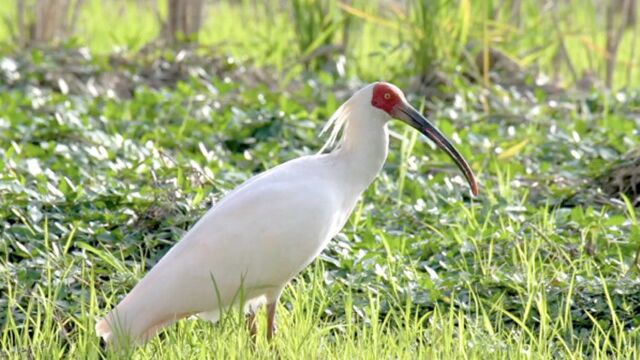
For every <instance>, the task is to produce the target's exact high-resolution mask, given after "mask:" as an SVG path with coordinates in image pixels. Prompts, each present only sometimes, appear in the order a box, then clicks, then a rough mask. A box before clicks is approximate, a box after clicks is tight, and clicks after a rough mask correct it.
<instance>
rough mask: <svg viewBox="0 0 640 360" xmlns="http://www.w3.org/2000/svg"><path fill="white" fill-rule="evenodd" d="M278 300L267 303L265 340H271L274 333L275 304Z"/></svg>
mask: <svg viewBox="0 0 640 360" xmlns="http://www.w3.org/2000/svg"><path fill="white" fill-rule="evenodd" d="M277 305H278V300H276V301H274V302H272V303H271V304H267V340H271V339H272V338H273V335H274V334H275V333H276V306H277Z"/></svg>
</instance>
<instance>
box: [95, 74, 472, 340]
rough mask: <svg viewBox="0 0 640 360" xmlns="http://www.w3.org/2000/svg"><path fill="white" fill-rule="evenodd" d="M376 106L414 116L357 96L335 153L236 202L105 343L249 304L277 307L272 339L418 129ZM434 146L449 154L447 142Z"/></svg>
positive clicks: (120, 319)
mask: <svg viewBox="0 0 640 360" xmlns="http://www.w3.org/2000/svg"><path fill="white" fill-rule="evenodd" d="M392 97H393V99H392ZM396 98H397V99H396ZM376 99H379V101H383V102H390V101H392V100H395V101H396V105H395V108H398V109H399V108H400V107H402V109H404V110H406V109H408V108H406V107H407V106H408V107H409V108H410V105H408V103H406V101H405V100H404V96H403V95H402V93H401V92H400V90H398V89H397V88H396V87H394V86H393V85H390V84H386V83H375V84H371V85H368V86H366V87H365V88H363V89H361V90H359V91H358V92H356V93H355V94H354V95H353V96H352V97H351V99H349V100H348V101H347V102H346V103H345V104H344V105H343V106H341V107H340V109H339V110H338V111H337V112H336V114H335V115H334V116H333V118H332V119H333V120H334V121H333V122H334V123H335V124H333V126H335V128H334V131H333V136H332V138H333V139H335V137H336V136H338V132H339V131H340V130H341V129H342V131H341V132H342V138H341V140H340V143H339V144H338V146H337V147H336V149H335V150H333V151H332V152H330V153H328V154H317V155H311V156H304V157H301V158H298V159H294V160H291V161H289V162H286V163H284V164H281V165H279V166H277V167H274V168H272V169H270V170H268V171H266V172H264V173H262V174H259V175H257V176H255V177H253V178H251V179H249V180H247V181H246V182H245V183H244V184H242V185H241V186H239V187H238V188H236V189H235V190H233V191H232V192H230V193H229V194H227V195H226V196H225V197H224V198H223V199H222V200H221V201H219V202H218V203H217V204H215V205H214V206H213V207H212V208H211V209H210V210H209V211H208V212H207V213H206V214H205V215H204V216H203V217H202V218H201V219H200V220H199V221H198V222H197V223H196V224H195V225H194V226H193V228H192V229H191V230H190V231H189V232H188V233H187V234H186V235H185V236H184V238H183V239H182V240H181V241H179V242H178V243H177V244H176V245H175V246H174V247H173V248H172V249H171V250H170V251H169V252H168V253H167V254H166V255H165V256H164V257H163V258H162V259H161V260H160V261H159V262H158V264H157V265H156V266H154V267H153V268H152V269H151V271H149V273H148V274H147V275H146V276H145V277H144V278H143V279H142V280H141V281H140V282H139V283H138V284H137V285H136V286H135V287H134V288H133V290H132V291H131V292H130V293H129V294H128V295H127V296H126V297H125V298H124V299H123V300H122V302H120V303H119V304H118V305H117V306H116V307H115V308H114V309H113V310H112V311H111V312H110V313H109V314H108V315H107V316H106V317H105V318H103V319H102V320H100V321H99V322H98V324H97V325H96V330H97V333H98V335H99V336H102V337H103V338H104V339H105V340H106V341H107V342H109V343H114V342H115V343H120V342H122V341H123V340H124V339H125V338H126V339H127V341H128V340H133V341H135V342H137V343H142V342H144V341H146V340H148V339H149V338H151V337H152V336H153V335H154V334H156V333H157V331H159V330H160V329H162V328H163V327H164V326H167V325H168V324H170V323H172V322H174V321H176V320H178V319H180V318H183V317H186V316H190V315H195V314H200V315H201V317H203V318H207V319H210V320H216V319H217V316H218V314H219V312H220V310H221V309H226V308H229V307H230V306H233V305H235V304H237V303H238V302H239V301H240V300H241V299H243V300H245V301H247V304H248V306H249V307H252V308H254V309H255V307H257V306H258V305H259V304H260V303H263V302H266V303H267V304H269V305H270V306H269V319H270V321H269V329H268V331H269V335H271V334H272V331H273V326H274V325H273V317H274V315H275V304H276V303H277V301H278V298H279V296H280V293H281V292H282V289H283V288H284V286H285V285H286V284H287V282H288V281H289V280H290V279H291V278H293V277H294V276H296V275H297V274H298V273H299V272H300V271H301V270H302V269H304V268H305V267H306V266H307V265H309V263H310V262H311V261H313V260H314V259H315V258H316V257H317V256H318V255H319V254H320V252H321V251H322V250H323V249H324V248H325V246H326V245H327V243H328V241H329V240H330V239H331V238H332V237H333V236H334V235H336V234H337V233H338V232H339V231H340V230H341V229H342V227H343V226H344V224H345V223H346V221H347V220H348V218H349V215H350V214H351V212H352V210H353V208H354V206H355V204H356V202H357V201H358V198H359V197H360V195H361V194H362V192H363V191H364V190H365V189H366V188H367V186H368V185H369V184H370V183H371V182H372V181H373V179H374V178H375V177H376V175H377V174H378V172H379V171H380V169H381V168H382V165H383V163H384V161H385V159H386V156H387V148H388V134H387V126H386V124H387V122H388V120H390V119H391V116H394V117H396V118H400V119H401V120H403V121H406V122H409V123H410V124H411V125H412V126H414V127H416V128H418V126H417V125H416V124H414V123H412V121H415V119H414V118H411V117H409V115H407V116H405V115H402V114H400V113H396V112H398V111H400V110H394V109H395V108H393V109H391V110H389V109H388V107H389V106H390V105H389V104H386V103H385V104H382V105H380V104H379V103H377V102H376ZM379 105H380V106H379ZM402 109H401V110H402ZM411 109H412V108H411ZM407 111H408V110H407ZM403 113H404V112H403ZM423 119H424V118H423ZM424 120H425V121H426V119H424ZM434 129H435V128H434ZM419 130H421V131H423V129H420V128H419ZM436 131H437V130H436ZM423 132H424V133H425V134H426V135H428V136H430V137H431V135H432V133H430V132H429V131H423ZM438 134H439V133H438ZM330 141H331V140H330ZM434 141H435V142H436V143H437V144H438V145H440V146H445V145H443V143H442V141H446V139H440V138H436V139H434ZM447 143H448V142H447ZM454 150H455V149H454ZM452 156H454V155H452ZM454 158H455V156H454ZM456 161H458V160H457V159H456ZM462 161H463V162H464V160H462ZM458 164H459V165H460V163H459V162H458ZM460 166H461V168H464V167H465V166H466V170H464V169H463V171H465V176H467V179H468V180H469V181H470V184H471V186H472V190H473V191H474V193H475V192H477V188H476V186H475V180H474V179H473V174H471V173H470V170H468V165H466V162H464V164H462V165H460ZM467 171H468V173H467ZM469 174H470V175H469ZM250 327H251V324H250ZM252 332H255V325H253V328H252ZM120 335H122V338H121V337H120Z"/></svg>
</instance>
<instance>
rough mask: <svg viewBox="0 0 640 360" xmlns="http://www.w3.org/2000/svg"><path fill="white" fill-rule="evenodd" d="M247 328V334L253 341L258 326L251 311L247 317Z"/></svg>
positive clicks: (254, 313) (253, 312)
mask: <svg viewBox="0 0 640 360" xmlns="http://www.w3.org/2000/svg"><path fill="white" fill-rule="evenodd" d="M247 327H248V328H249V334H251V338H252V339H255V338H256V335H257V334H258V324H257V321H256V312H255V311H253V310H251V311H250V312H249V314H248V315H247Z"/></svg>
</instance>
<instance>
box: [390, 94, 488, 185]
mask: <svg viewBox="0 0 640 360" xmlns="http://www.w3.org/2000/svg"><path fill="white" fill-rule="evenodd" d="M392 115H393V117H395V118H396V119H398V120H402V121H404V122H405V123H407V124H409V125H411V126H412V127H413V128H414V129H416V130H418V131H420V132H421V133H422V134H424V135H425V136H427V137H428V138H429V139H431V140H432V141H433V142H435V143H436V145H438V147H440V148H441V149H442V150H444V151H446V152H447V154H449V156H450V157H451V159H453V161H455V163H456V165H458V168H460V170H461V171H462V173H463V174H464V177H465V178H466V179H467V181H468V182H469V186H470V187H471V193H472V194H473V195H474V196H478V183H477V182H476V177H475V175H473V171H472V170H471V167H470V166H469V164H468V163H467V161H466V160H465V159H464V158H463V157H462V155H461V154H460V152H459V151H458V150H457V149H456V148H455V147H454V146H453V144H451V141H449V139H447V138H446V137H445V136H444V135H443V134H442V133H441V132H440V130H438V128H436V127H435V126H433V124H431V123H430V122H429V120H427V118H425V117H424V116H422V114H420V112H418V110H416V109H415V108H414V107H413V106H411V105H409V104H408V103H406V102H403V103H401V104H399V105H398V106H397V107H396V108H395V109H394V112H393V114H392Z"/></svg>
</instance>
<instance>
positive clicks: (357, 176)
mask: <svg viewBox="0 0 640 360" xmlns="http://www.w3.org/2000/svg"><path fill="white" fill-rule="evenodd" d="M351 115H352V116H350V119H349V120H348V122H347V124H345V128H344V132H343V137H342V140H341V142H340V147H339V148H338V149H336V150H335V151H334V154H333V155H334V156H335V158H336V163H337V164H338V166H339V167H340V169H339V173H341V175H343V176H344V177H345V179H347V180H348V183H349V184H350V185H351V187H352V191H357V192H358V194H359V193H361V192H362V191H364V190H365V189H366V188H367V187H368V186H369V184H371V182H372V181H373V180H374V179H375V178H376V176H377V175H378V173H379V172H380V169H382V165H383V164H384V162H385V160H386V159H387V152H388V147H389V135H388V131H387V125H386V121H381V120H380V119H378V118H377V117H374V118H371V117H370V116H367V115H368V114H358V113H352V114H351Z"/></svg>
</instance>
